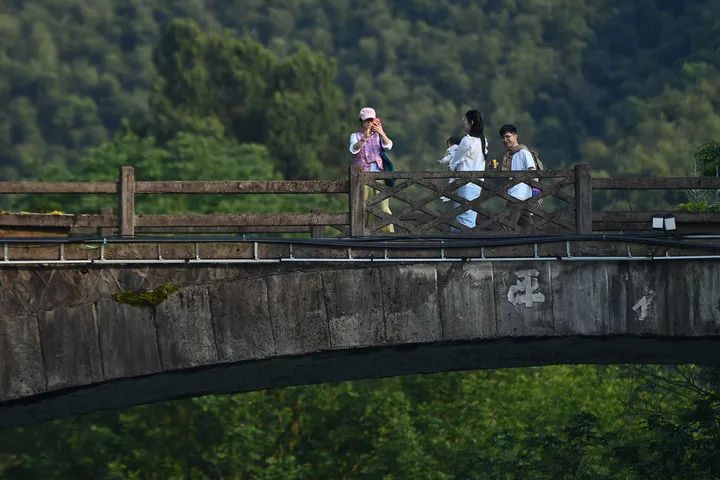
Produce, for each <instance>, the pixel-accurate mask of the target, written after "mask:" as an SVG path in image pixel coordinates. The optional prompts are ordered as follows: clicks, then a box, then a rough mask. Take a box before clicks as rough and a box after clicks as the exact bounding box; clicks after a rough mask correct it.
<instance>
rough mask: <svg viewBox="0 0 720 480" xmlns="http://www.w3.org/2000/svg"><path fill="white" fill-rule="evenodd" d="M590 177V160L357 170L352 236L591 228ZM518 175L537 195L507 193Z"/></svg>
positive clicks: (352, 183)
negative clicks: (536, 167)
mask: <svg viewBox="0 0 720 480" xmlns="http://www.w3.org/2000/svg"><path fill="white" fill-rule="evenodd" d="M591 181H592V179H591V169H590V167H589V166H587V165H577V166H575V167H574V168H573V169H570V170H544V171H539V172H535V171H533V172H508V171H504V172H503V171H492V170H491V171H485V172H380V173H370V172H361V171H359V170H355V171H353V172H352V173H351V179H350V190H351V192H350V198H351V202H352V203H351V207H350V217H351V229H352V233H353V235H355V236H361V235H378V234H387V233H389V232H392V233H394V234H409V235H433V234H446V233H447V232H457V233H460V234H466V235H467V234H483V235H487V234H493V233H497V234H504V233H519V232H525V233H534V232H538V231H543V232H554V233H560V232H579V233H590V232H591V231H592V191H591ZM523 183H524V184H526V185H527V186H529V187H532V188H535V189H536V191H538V192H539V193H538V195H537V196H533V197H531V198H529V199H527V200H518V199H517V198H515V197H513V196H512V195H511V194H510V193H508V190H510V189H511V188H513V187H515V186H516V185H518V184H523ZM473 190H474V192H475V194H474V195H471V194H470V195H469V194H468V193H472V192H473ZM478 191H479V196H478ZM468 213H470V214H471V216H473V217H475V218H474V225H472V222H467V221H463V220H464V219H463V218H462V217H461V215H463V214H465V215H467V214H468ZM469 224H470V225H469Z"/></svg>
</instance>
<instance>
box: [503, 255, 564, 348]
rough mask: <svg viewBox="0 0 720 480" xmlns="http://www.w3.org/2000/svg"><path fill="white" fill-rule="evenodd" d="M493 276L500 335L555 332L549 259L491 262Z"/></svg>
mask: <svg viewBox="0 0 720 480" xmlns="http://www.w3.org/2000/svg"><path fill="white" fill-rule="evenodd" d="M493 279H494V287H495V305H496V311H497V322H498V334H499V335H500V336H506V335H508V336H512V337H518V336H532V335H552V334H553V333H554V318H553V305H552V303H553V302H552V284H551V276H550V265H549V263H548V262H527V263H525V262H509V263H502V264H500V263H494V264H493Z"/></svg>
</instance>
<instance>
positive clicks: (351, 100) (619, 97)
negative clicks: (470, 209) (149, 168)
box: [0, 0, 720, 179]
mask: <svg viewBox="0 0 720 480" xmlns="http://www.w3.org/2000/svg"><path fill="white" fill-rule="evenodd" d="M176 18H187V19H192V21H193V22H194V24H193V25H184V26H178V28H175V29H174V33H173V32H168V29H169V25H171V22H172V21H173V20H174V19H176ZM718 18H720V4H718V2H713V1H711V0H692V1H686V2H677V1H673V0H642V1H638V2H625V1H622V0H605V1H603V2H594V3H592V4H590V3H588V2H574V1H572V0H528V1H527V2H522V3H521V2H515V1H512V0H482V1H475V2H469V1H460V2H448V1H435V2H430V1H428V0H407V1H402V2H400V1H387V0H382V1H376V2H371V3H369V4H368V5H364V6H363V7H362V8H360V7H359V6H358V5H357V4H355V3H352V2H349V1H343V0H333V1H327V2H317V1H315V0H289V1H276V0H269V1H260V0H226V1H223V2H210V1H201V0H178V1H174V2H148V1H143V0H124V1H119V0H107V1H98V0H93V1H85V2H78V1H74V0H44V1H35V2H28V1H25V0H6V1H4V2H2V5H0V78H2V81H0V101H1V102H2V105H3V108H2V111H0V176H2V177H3V179H17V178H38V177H43V178H47V177H62V176H65V177H80V176H83V175H84V171H83V170H82V169H80V168H78V163H79V161H80V159H81V157H82V155H83V153H84V152H85V151H86V149H88V148H91V147H97V146H99V145H102V144H104V143H105V142H108V141H112V140H113V139H116V138H117V136H118V135H120V134H122V133H123V132H125V133H126V132H127V130H124V128H123V126H125V127H128V128H130V129H131V130H133V131H134V132H136V133H138V134H139V135H140V136H146V135H150V134H153V135H154V136H155V138H156V140H157V141H160V142H163V141H167V140H168V139H169V137H170V136H171V135H172V134H173V132H174V131H176V130H177V129H181V130H183V131H184V132H185V133H199V134H207V133H209V132H208V129H210V130H213V128H217V129H216V130H214V131H213V132H212V133H215V134H218V135H221V136H223V137H224V138H227V139H231V140H234V141H239V142H241V143H245V142H252V143H261V144H263V145H266V146H267V147H268V148H269V149H270V151H271V158H272V160H273V161H274V162H275V163H274V164H275V166H276V168H277V170H278V171H279V172H281V173H282V174H283V175H284V176H286V177H291V178H299V177H318V176H335V175H337V174H338V171H339V169H340V168H341V167H342V166H343V165H345V164H346V162H347V156H346V155H345V154H344V151H343V146H344V143H345V141H346V139H347V135H348V133H349V132H351V131H352V130H353V129H354V128H356V127H357V123H356V119H355V117H356V114H357V112H356V110H357V108H358V106H360V105H361V104H365V103H370V104H372V105H374V106H375V107H376V108H377V109H378V112H379V114H380V115H381V116H382V117H383V118H384V119H385V120H386V126H387V129H388V132H389V133H391V135H392V137H393V138H394V140H395V143H396V155H397V156H398V159H399V162H398V163H399V164H400V166H401V167H402V168H404V169H418V168H434V160H435V159H436V158H437V157H438V156H439V155H441V154H442V150H443V140H444V139H445V138H446V137H447V136H449V135H450V134H452V133H456V132H457V131H458V130H459V129H460V126H461V123H460V117H461V115H462V112H463V111H464V110H465V109H466V108H468V107H475V108H479V109H480V110H482V111H483V112H484V113H485V116H486V123H487V125H488V128H487V133H488V136H489V139H490V141H491V143H490V146H491V150H492V152H493V153H494V154H498V153H499V151H500V142H499V141H498V139H497V137H496V130H497V128H498V127H499V126H500V125H501V124H503V123H507V122H512V123H516V124H517V125H518V127H519V129H520V132H521V137H522V139H524V140H525V141H526V142H527V143H530V144H533V145H535V146H536V147H537V149H538V150H540V152H541V153H542V155H543V158H544V159H545V162H544V163H546V164H547V165H548V166H552V167H559V166H565V165H570V164H573V163H578V162H581V161H582V162H587V163H590V164H592V166H593V168H594V169H595V170H601V171H608V172H612V173H618V172H623V173H643V174H663V175H665V174H685V173H687V172H689V171H691V170H692V169H693V155H692V153H693V152H694V151H696V150H697V149H698V148H699V147H701V146H702V145H704V144H706V143H708V142H711V141H717V140H718V139H720V115H718V112H720V91H719V89H720V82H718V81H717V78H718V76H719V73H720V72H718V69H719V68H720V51H719V50H718V47H719V45H720V40H718V39H720V24H719V23H718ZM183 27H184V28H183ZM173 35H174V38H168V36H170V37H172V36H173ZM216 47H218V48H217V49H216ZM193 49H194V50H193ZM173 55H178V56H177V57H175V59H174V60H175V61H176V63H174V64H173V62H172V61H170V57H172V56H173ZM183 56H184V59H183V58H181V57H183ZM192 58H194V59H195V60H197V61H198V62H200V64H193V68H185V67H188V66H189V65H190V63H182V62H183V61H188V59H192ZM175 68H179V70H174V69H175ZM240 71H244V72H246V73H247V75H244V74H240V73H239V72H240ZM168 75H170V78H168V77H167V76H168ZM163 76H165V77H164V78H163ZM218 85H223V86H224V87H223V88H221V89H220V90H221V91H215V87H217V86H218ZM188 88H189V89H192V88H198V89H200V90H202V89H203V88H204V89H205V90H204V91H199V90H198V91H195V92H194V93H195V94H197V95H195V96H192V95H191V96H189V97H183V96H182V95H184V94H187V93H188V90H187V89H188ZM174 102H180V103H179V104H178V103H174ZM198 105H202V108H197V106H198ZM168 108H170V109H175V110H176V112H175V115H173V113H172V112H168V111H167V110H168ZM187 113H191V115H190V118H189V119H188V120H187V122H186V123H185V124H178V123H177V121H178V120H179V119H182V118H183V117H184V116H185V114H187ZM173 122H176V124H175V125H172V123H173ZM146 126H150V127H151V128H150V130H149V131H148V130H147V129H145V128H144V127H146ZM223 127H224V128H223ZM249 127H252V128H249ZM164 128H170V129H171V130H170V131H165V132H159V131H158V130H162V129H164ZM158 134H159V135H158ZM139 174H140V175H142V174H143V173H142V172H139ZM148 175H149V173H148Z"/></svg>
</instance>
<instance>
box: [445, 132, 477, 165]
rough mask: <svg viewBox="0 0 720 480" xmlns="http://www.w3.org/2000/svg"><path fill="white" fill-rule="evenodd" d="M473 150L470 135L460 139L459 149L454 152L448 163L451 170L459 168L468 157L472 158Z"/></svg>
mask: <svg viewBox="0 0 720 480" xmlns="http://www.w3.org/2000/svg"><path fill="white" fill-rule="evenodd" d="M471 152H472V140H470V137H468V136H465V137H463V139H462V140H461V141H460V145H458V148H457V150H455V153H454V154H453V156H452V159H450V163H449V164H448V167H450V170H457V169H458V167H460V166H461V165H462V164H463V163H464V162H466V161H467V160H468V159H470V158H471Z"/></svg>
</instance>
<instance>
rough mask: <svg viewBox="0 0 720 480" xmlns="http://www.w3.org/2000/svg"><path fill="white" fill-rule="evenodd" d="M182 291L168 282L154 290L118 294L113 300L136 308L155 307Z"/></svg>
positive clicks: (114, 295) (113, 296)
mask: <svg viewBox="0 0 720 480" xmlns="http://www.w3.org/2000/svg"><path fill="white" fill-rule="evenodd" d="M179 289H180V287H178V286H177V285H175V284H174V283H172V282H166V283H163V284H162V285H160V286H158V287H156V288H154V289H152V290H140V291H130V292H118V293H114V294H113V295H112V299H113V300H115V301H116V302H118V303H124V304H126V305H133V306H136V307H154V306H156V305H160V304H161V303H163V302H164V301H165V300H167V299H168V298H169V297H170V295H172V294H173V293H175V292H177V291H178V290H179Z"/></svg>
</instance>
